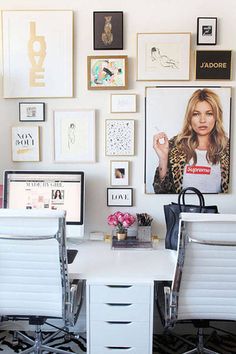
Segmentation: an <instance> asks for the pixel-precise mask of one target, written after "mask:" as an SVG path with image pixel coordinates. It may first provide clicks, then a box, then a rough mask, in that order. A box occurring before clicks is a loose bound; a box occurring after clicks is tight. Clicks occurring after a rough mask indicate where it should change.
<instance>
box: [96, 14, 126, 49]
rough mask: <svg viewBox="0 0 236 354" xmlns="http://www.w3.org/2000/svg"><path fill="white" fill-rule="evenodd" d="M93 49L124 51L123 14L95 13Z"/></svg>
mask: <svg viewBox="0 0 236 354" xmlns="http://www.w3.org/2000/svg"><path fill="white" fill-rule="evenodd" d="M93 49H95V50H97V49H103V50H104V49H123V12H122V11H112V12H110V11H95V12H94V13H93Z"/></svg>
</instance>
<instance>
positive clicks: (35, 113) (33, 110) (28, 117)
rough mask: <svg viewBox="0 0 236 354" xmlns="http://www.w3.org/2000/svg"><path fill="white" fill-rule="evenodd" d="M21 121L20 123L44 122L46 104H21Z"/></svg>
mask: <svg viewBox="0 0 236 354" xmlns="http://www.w3.org/2000/svg"><path fill="white" fill-rule="evenodd" d="M19 121H20V122H44V121H45V103H44V102H20V103H19Z"/></svg>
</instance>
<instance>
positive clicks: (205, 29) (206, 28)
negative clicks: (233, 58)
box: [197, 17, 217, 45]
mask: <svg viewBox="0 0 236 354" xmlns="http://www.w3.org/2000/svg"><path fill="white" fill-rule="evenodd" d="M216 43H217V17H198V18H197V45H216Z"/></svg>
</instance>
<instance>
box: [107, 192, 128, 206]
mask: <svg viewBox="0 0 236 354" xmlns="http://www.w3.org/2000/svg"><path fill="white" fill-rule="evenodd" d="M107 206H120V207H121V206H128V207H131V206H133V188H107Z"/></svg>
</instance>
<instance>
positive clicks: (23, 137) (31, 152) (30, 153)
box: [12, 126, 40, 162]
mask: <svg viewBox="0 0 236 354" xmlns="http://www.w3.org/2000/svg"><path fill="white" fill-rule="evenodd" d="M39 160H40V158H39V127H38V126H35V127H33V126H24V127H23V126H20V127H12V161H18V162H23V161H32V162H33V161H39Z"/></svg>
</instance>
